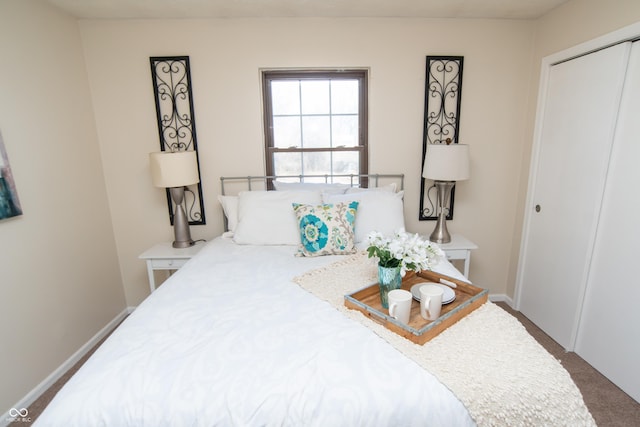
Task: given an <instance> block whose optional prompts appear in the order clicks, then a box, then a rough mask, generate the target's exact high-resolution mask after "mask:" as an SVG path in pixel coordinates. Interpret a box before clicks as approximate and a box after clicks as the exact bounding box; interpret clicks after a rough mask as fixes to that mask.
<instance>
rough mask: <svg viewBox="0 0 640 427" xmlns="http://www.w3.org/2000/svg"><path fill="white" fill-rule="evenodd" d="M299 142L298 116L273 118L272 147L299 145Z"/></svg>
mask: <svg viewBox="0 0 640 427" xmlns="http://www.w3.org/2000/svg"><path fill="white" fill-rule="evenodd" d="M301 143H302V141H301V135H300V117H299V116H294V117H274V118H273V146H274V147H277V148H289V147H300V146H301Z"/></svg>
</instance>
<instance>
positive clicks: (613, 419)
mask: <svg viewBox="0 0 640 427" xmlns="http://www.w3.org/2000/svg"><path fill="white" fill-rule="evenodd" d="M498 306H500V307H502V308H503V309H504V310H506V311H507V312H508V313H510V314H511V315H513V316H515V317H516V318H517V319H518V320H519V321H520V323H522V324H523V325H524V327H525V328H526V329H527V331H528V332H529V333H530V334H531V335H532V336H533V337H534V338H535V339H536V340H537V341H538V342H539V343H540V344H541V345H542V346H543V347H544V348H545V349H546V350H547V351H548V352H549V353H551V354H552V355H553V356H554V357H555V358H556V359H558V360H560V362H561V363H562V366H564V368H565V369H566V370H567V371H568V372H569V374H570V375H571V378H573V381H574V382H575V383H576V385H577V386H578V388H579V389H580V391H581V393H582V396H583V398H584V401H585V404H586V405H587V408H589V411H590V412H591V415H593V418H594V419H595V421H596V423H597V424H598V426H600V427H640V403H638V402H636V401H635V400H633V399H632V398H631V397H630V396H629V395H627V394H626V393H625V392H623V391H622V390H620V388H618V387H617V386H616V385H615V384H613V383H612V382H611V381H609V380H608V379H607V378H606V377H605V376H604V375H602V374H601V373H600V372H598V371H597V370H595V369H594V368H593V367H592V366H591V365H589V364H588V363H587V362H585V361H584V360H582V359H581V358H580V357H579V356H578V355H577V354H575V353H572V352H566V351H564V349H563V348H562V347H561V346H560V345H559V344H558V343H556V342H555V341H554V340H552V339H551V338H550V337H549V336H548V335H547V334H545V333H544V332H543V331H542V330H541V329H540V328H538V327H537V326H536V325H534V324H533V322H531V321H530V320H529V319H527V318H526V317H525V316H524V315H522V313H520V312H517V311H515V310H513V309H511V307H509V306H508V305H507V304H505V303H498ZM100 344H102V342H100V343H98V344H97V345H96V346H95V347H94V349H92V350H91V351H90V352H89V353H88V354H87V355H86V356H85V357H84V358H83V359H82V360H80V361H79V362H78V363H77V364H76V365H75V366H74V367H73V368H71V369H69V371H68V372H67V373H66V374H65V375H63V376H62V377H61V378H60V379H59V380H58V381H57V382H56V383H55V384H54V385H52V386H51V387H50V388H49V389H48V390H47V391H46V392H44V393H43V394H42V396H40V397H39V398H38V399H37V400H36V401H35V402H33V404H31V406H29V408H28V410H29V417H31V419H32V420H35V419H36V418H37V417H38V416H39V415H40V414H41V413H42V411H43V410H44V409H45V408H46V407H47V405H48V404H49V402H50V401H51V399H53V397H54V396H55V395H56V393H57V392H58V390H60V388H62V386H63V385H64V384H65V383H66V382H67V381H68V380H69V378H71V376H72V375H73V374H74V373H75V372H76V371H77V370H78V368H80V366H82V364H83V363H84V362H85V361H86V360H87V358H89V357H90V356H91V354H92V353H93V351H95V349H96V348H98V347H99V346H100ZM11 426H24V423H18V422H15V423H13V424H11ZM532 427H537V426H532ZM545 427H546V426H545ZM550 427H551V426H550Z"/></svg>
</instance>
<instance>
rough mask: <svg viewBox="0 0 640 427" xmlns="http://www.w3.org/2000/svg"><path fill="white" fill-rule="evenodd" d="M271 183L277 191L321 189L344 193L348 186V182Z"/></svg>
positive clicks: (333, 192) (324, 191)
mask: <svg viewBox="0 0 640 427" xmlns="http://www.w3.org/2000/svg"><path fill="white" fill-rule="evenodd" d="M273 185H274V186H275V188H276V190H277V191H283V190H288V191H303V190H308V191H321V192H323V193H330V194H344V192H345V191H347V189H348V188H350V186H349V184H329V183H324V182H283V181H273Z"/></svg>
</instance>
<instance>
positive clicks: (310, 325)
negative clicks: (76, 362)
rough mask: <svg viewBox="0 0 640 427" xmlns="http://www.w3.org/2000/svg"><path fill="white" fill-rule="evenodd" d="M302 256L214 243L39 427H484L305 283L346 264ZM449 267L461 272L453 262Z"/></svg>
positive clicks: (123, 330) (130, 322) (62, 395)
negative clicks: (301, 281) (312, 273)
mask: <svg viewBox="0 0 640 427" xmlns="http://www.w3.org/2000/svg"><path fill="white" fill-rule="evenodd" d="M296 250H297V248H296V247H295V246H270V247H265V246H242V245H237V244H235V243H233V242H232V241H231V240H228V239H222V238H219V239H216V240H214V241H212V242H210V243H208V244H207V245H206V246H205V248H203V249H202V250H201V251H200V253H199V254H198V255H197V256H196V257H194V258H193V259H192V260H191V261H190V262H188V263H187V264H186V265H185V266H184V267H183V268H182V269H181V270H180V271H178V272H177V273H176V274H174V275H173V276H172V277H171V278H170V279H169V280H168V281H167V282H165V283H164V284H163V285H162V286H161V287H160V288H159V289H158V290H157V291H156V292H154V293H153V294H152V295H151V296H150V297H149V298H147V300H145V301H144V302H143V303H142V304H141V305H140V306H139V307H138V308H137V309H136V310H135V312H134V313H132V314H131V315H130V316H129V318H128V319H127V320H126V321H125V322H124V323H123V324H122V325H121V326H120V327H119V328H118V329H117V330H116V331H115V332H114V333H113V334H112V335H111V337H110V338H109V339H108V340H107V341H106V342H105V343H104V344H103V345H102V346H101V347H100V348H99V349H98V350H97V351H96V353H95V354H94V355H93V356H92V357H91V358H90V359H89V360H88V361H87V362H86V363H85V365H84V366H83V367H82V368H81V369H80V370H79V371H78V373H77V374H76V375H75V376H74V377H73V378H71V379H70V380H69V382H68V383H67V385H66V386H65V387H64V388H63V389H62V390H61V391H60V392H59V393H58V395H57V396H56V398H55V399H54V400H53V401H52V403H51V404H50V405H49V406H48V407H47V409H46V410H45V411H44V412H43V414H42V415H41V416H40V418H38V420H37V422H36V424H37V425H42V426H83V427H84V426H101V425H102V426H120V427H124V426H187V425H188V426H236V425H242V426H254V425H260V426H272V425H278V426H391V425H394V426H413V425H416V426H418V425H419V426H467V425H474V422H473V420H472V419H471V417H470V416H469V413H468V412H467V410H466V409H465V407H464V406H463V405H462V404H461V403H460V401H459V400H458V399H457V398H456V397H455V396H454V395H453V394H452V393H451V392H450V391H449V389H447V388H446V387H445V386H444V385H442V384H441V383H440V382H438V381H437V380H436V379H435V378H434V377H433V376H432V375H431V374H429V373H427V372H426V371H425V370H424V369H422V368H421V367H419V366H418V365H417V364H416V363H415V362H413V361H412V360H410V359H409V358H407V357H406V356H404V355H403V354H401V353H400V352H399V351H397V350H396V349H394V348H393V347H392V346H391V345H389V344H388V343H387V342H385V341H384V340H383V339H381V338H380V337H379V336H378V335H376V334H375V333H374V332H372V331H371V330H369V329H368V328H366V327H364V326H363V325H361V324H359V323H357V322H354V321H352V320H350V319H348V318H347V317H345V316H344V315H343V314H341V313H340V312H339V311H337V310H335V309H334V308H333V307H331V305H330V304H328V303H327V302H325V301H321V300H320V299H318V298H316V297H315V296H313V295H312V294H310V293H308V292H307V291H305V290H303V289H302V288H300V287H299V286H298V285H296V284H294V283H293V282H292V279H293V278H294V277H296V276H299V275H301V274H303V273H304V272H306V271H309V270H311V269H316V268H319V267H322V266H325V265H328V264H329V263H331V262H334V261H336V260H338V259H340V257H339V256H325V257H317V258H300V257H295V256H294V253H295V252H296ZM438 270H440V271H441V272H443V273H444V274H448V275H454V274H456V270H455V269H454V268H453V267H452V266H451V265H450V264H449V263H448V262H446V261H443V263H442V265H441V266H440V268H438ZM458 276H459V274H458Z"/></svg>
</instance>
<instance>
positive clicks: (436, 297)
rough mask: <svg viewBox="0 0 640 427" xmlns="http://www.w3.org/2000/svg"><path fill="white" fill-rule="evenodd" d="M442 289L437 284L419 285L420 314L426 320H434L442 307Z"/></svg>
mask: <svg viewBox="0 0 640 427" xmlns="http://www.w3.org/2000/svg"><path fill="white" fill-rule="evenodd" d="M443 293H444V291H443V290H442V288H441V287H440V286H437V285H423V286H420V315H421V316H422V317H423V318H424V319H427V320H436V319H437V318H438V317H440V310H441V309H442V294H443Z"/></svg>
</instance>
